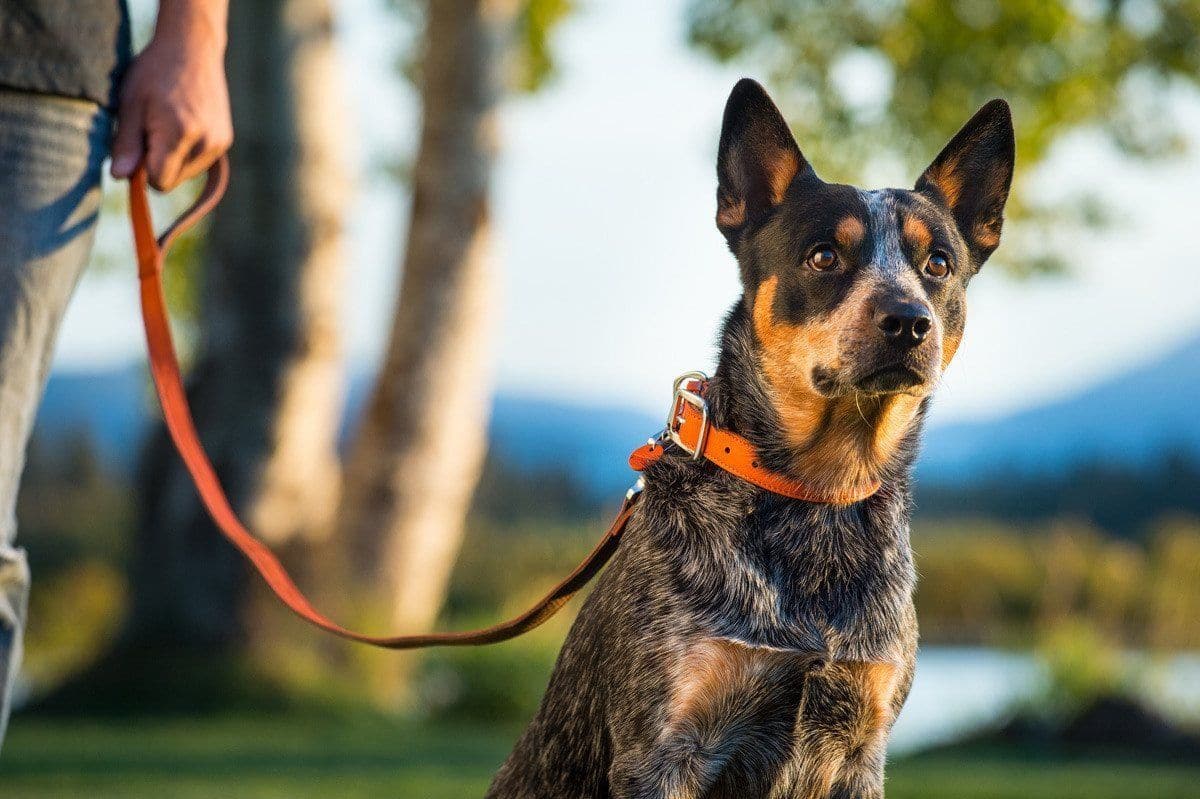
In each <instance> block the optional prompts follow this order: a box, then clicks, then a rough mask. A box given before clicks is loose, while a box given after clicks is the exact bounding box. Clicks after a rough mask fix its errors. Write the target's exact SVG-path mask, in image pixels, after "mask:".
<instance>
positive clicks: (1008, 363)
mask: <svg viewBox="0 0 1200 799" xmlns="http://www.w3.org/2000/svg"><path fill="white" fill-rule="evenodd" d="M578 5H579V9H578V11H577V12H576V13H575V14H574V15H573V16H572V17H570V18H569V20H568V21H567V22H565V23H564V24H563V26H562V28H561V30H560V31H559V32H558V33H557V35H556V37H555V40H554V51H555V53H556V56H557V59H558V64H559V75H558V77H557V79H556V80H555V82H554V83H553V84H552V85H551V86H549V87H548V88H547V89H545V90H543V91H542V92H540V93H538V94H537V95H534V96H532V97H528V98H520V99H516V100H510V101H509V102H508V103H507V104H506V106H505V108H504V112H503V114H502V124H501V136H502V152H501V156H500V160H499V163H498V167H497V174H496V185H495V215H496V227H497V234H498V240H497V245H496V246H497V255H498V258H497V264H496V275H495V279H494V284H495V291H496V308H497V313H496V319H495V325H494V337H493V339H492V340H491V341H490V342H489V345H490V347H491V349H492V352H493V354H494V362H495V364H496V369H495V373H494V375H493V376H492V378H491V379H492V380H494V382H495V384H496V385H497V386H498V387H499V388H500V389H501V390H505V391H510V392H519V393H522V394H527V395H538V396H548V397H554V398H561V399H569V400H577V401H584V402H589V403H596V404H616V405H623V406H630V407H636V408H642V409H646V410H651V411H655V412H657V411H659V410H661V408H662V406H664V405H665V403H666V400H667V397H668V393H669V387H670V381H671V378H672V377H674V376H675V375H676V374H678V373H681V372H683V371H687V370H690V369H702V370H711V367H712V365H713V361H714V356H715V351H716V350H715V339H716V335H717V330H718V328H719V325H720V322H721V318H722V316H723V315H724V313H725V311H726V310H727V309H728V308H729V306H730V305H731V304H732V303H733V302H734V301H735V300H736V298H737V296H738V292H739V288H738V281H737V276H736V267H735V264H734V261H733V257H732V255H730V254H729V252H728V250H727V248H726V247H725V243H724V240H723V239H722V238H721V236H720V234H719V233H718V232H717V230H716V228H715V226H714V224H713V215H714V211H715V171H714V163H715V149H716V140H717V136H718V133H719V129H720V119H721V112H722V108H723V105H724V101H725V98H726V95H727V93H728V91H729V89H730V88H731V87H732V85H733V83H734V82H735V81H736V79H737V78H738V77H740V76H741V75H742V74H751V75H752V74H753V71H752V70H749V69H746V68H741V69H739V68H735V67H724V66H718V65H715V64H714V63H712V62H711V61H710V60H708V59H706V58H704V57H703V56H702V55H700V54H698V53H696V52H694V51H692V50H690V49H689V48H688V47H687V45H686V43H685V40H684V15H683V9H684V0H659V2H655V3H646V2H642V1H639V0H580V2H579V4H578ZM147 7H148V4H147V3H146V2H140V3H137V2H135V5H134V9H135V14H136V15H139V16H142V17H143V18H144V15H145V13H146V11H147ZM149 7H152V6H149ZM337 9H338V13H339V21H338V24H339V41H340V44H341V46H342V55H343V69H344V72H343V75H342V80H343V81H344V85H345V86H346V87H347V98H346V105H347V106H348V114H347V115H346V131H345V136H346V140H347V146H348V148H349V150H350V154H351V160H352V163H354V164H355V168H356V171H357V172H358V173H359V175H360V180H359V192H358V194H357V199H356V201H355V202H354V204H353V206H352V207H351V208H350V209H348V221H349V237H350V242H349V265H348V270H347V285H346V300H345V309H344V322H345V324H344V335H345V340H346V349H347V356H348V359H349V361H350V363H351V368H352V369H354V370H356V371H365V370H370V369H371V368H372V367H373V366H374V364H375V363H376V362H377V360H378V358H379V356H380V354H381V352H382V350H383V348H384V346H385V344H386V335H387V330H388V319H389V316H390V314H391V312H392V309H393V307H394V299H395V291H396V286H397V282H398V271H399V269H398V264H399V258H400V251H401V245H402V242H403V235H404V227H405V220H406V206H405V200H404V197H403V191H402V188H401V187H399V186H397V185H395V184H394V183H392V182H391V181H389V180H387V179H385V178H383V177H381V176H380V170H379V169H378V167H379V165H380V164H383V163H387V162H389V161H394V160H395V159H397V158H398V157H406V156H407V155H409V153H410V151H411V147H412V143H413V141H414V138H415V130H416V125H417V124H418V114H417V108H416V106H415V105H414V102H413V97H412V95H411V92H410V91H409V90H408V88H407V87H406V86H404V85H403V84H402V83H401V82H400V81H399V80H397V79H396V78H394V76H393V72H392V64H393V62H394V58H395V54H396V51H397V43H398V42H400V41H402V40H403V37H404V36H405V33H404V30H403V28H402V27H400V25H399V23H397V22H396V20H395V19H394V16H393V15H391V14H390V13H389V12H387V11H386V4H385V3H384V0H343V2H340V3H338V4H337ZM870 79H871V76H870V75H868V74H866V73H864V74H863V76H862V80H864V81H868V80H870ZM850 80H853V75H852V76H851V77H850ZM768 88H770V87H769V86H768ZM870 90H871V87H870V86H865V87H863V91H865V92H867V93H869V92H870ZM1176 105H1177V108H1178V110H1179V113H1180V114H1181V117H1182V118H1183V119H1184V121H1185V125H1184V127H1185V129H1192V130H1200V102H1197V101H1196V99H1195V98H1194V97H1182V98H1181V99H1180V100H1179V101H1178V103H1177V104H1176ZM974 110H975V109H973V108H964V109H962V116H963V120H964V121H965V120H966V119H967V118H968V117H969V116H970V115H971V113H972V112H973V111H974ZM1016 124H1017V125H1020V124H1021V120H1020V119H1019V118H1018V119H1017V120H1016ZM1197 144H1200V142H1198V143H1197ZM800 146H801V148H802V149H803V147H804V142H803V141H802V142H800ZM933 155H934V153H930V157H931V158H932V156H933ZM1018 157H1019V154H1018ZM815 166H816V167H817V169H818V171H820V164H816V165H815ZM915 177H916V176H915V175H911V176H897V178H896V179H897V181H903V185H908V184H910V183H911V182H912V180H913V179H914V178H915ZM233 179H234V180H236V179H237V176H236V174H235V175H234V176H233ZM1043 183H1044V185H1045V186H1046V190H1047V191H1056V190H1062V189H1065V188H1075V189H1080V190H1084V191H1093V192H1097V193H1098V194H1099V196H1101V197H1103V198H1104V199H1105V200H1106V201H1108V202H1110V203H1111V204H1112V205H1113V206H1114V210H1115V211H1116V224H1114V225H1113V226H1112V228H1110V229H1108V230H1105V231H1104V232H1103V233H1101V234H1096V233H1090V234H1087V235H1085V236H1079V237H1078V240H1075V241H1072V242H1071V243H1070V251H1071V253H1072V254H1073V263H1072V269H1071V271H1070V274H1069V275H1067V276H1060V277H1052V278H1038V279H1029V280H1015V279H1012V278H1009V277H1007V276H1006V275H1004V274H1003V273H1001V272H1000V271H999V270H996V269H988V268H987V267H985V269H984V271H983V273H982V274H981V275H980V276H979V277H978V278H977V279H976V280H974V281H973V282H972V285H971V294H970V303H969V304H970V311H969V314H968V322H967V332H966V337H965V340H964V343H963V345H962V347H961V349H960V350H959V353H958V355H957V356H956V358H955V361H954V362H953V363H952V364H951V366H950V368H949V370H948V372H947V374H946V376H945V379H944V382H943V386H942V388H941V389H940V391H939V395H938V399H937V401H936V405H935V412H934V420H935V422H936V421H942V422H944V421H949V420H952V419H963V418H986V417H988V416H993V415H998V414H1003V413H1006V412H1008V411H1012V410H1016V409H1019V408H1022V407H1025V406H1028V405H1033V404H1037V403H1039V402H1043V401H1046V400H1048V399H1051V398H1055V397H1058V396H1062V395H1064V394H1068V393H1070V392H1072V391H1075V390H1078V389H1080V388H1082V387H1085V386H1087V385H1088V384H1090V383H1092V382H1094V381H1096V380H1098V379H1100V378H1102V377H1104V376H1107V375H1109V374H1112V373H1115V372H1119V371H1121V370H1123V369H1125V368H1128V367H1129V366H1131V365H1133V364H1135V363H1138V362H1140V361H1143V360H1146V359H1148V358H1152V357H1154V356H1156V355H1158V354H1160V353H1162V352H1163V351H1165V350H1168V349H1170V348H1171V347H1172V346H1174V345H1177V344H1178V343H1179V342H1180V341H1183V340H1186V339H1188V338H1190V337H1193V336H1196V335H1197V334H1200V255H1198V254H1197V251H1196V248H1195V247H1194V246H1193V245H1192V244H1190V242H1189V239H1190V237H1191V233H1192V231H1193V230H1194V228H1195V225H1196V224H1197V221H1196V220H1197V202H1196V187H1197V186H1200V146H1197V147H1194V148H1193V152H1192V153H1190V154H1189V155H1187V156H1185V157H1184V158H1183V159H1181V160H1175V161H1171V162H1165V163H1161V164H1155V165H1153V166H1147V165H1145V164H1137V163H1129V162H1127V161H1125V160H1123V159H1121V158H1120V157H1119V156H1117V155H1115V154H1114V153H1112V152H1111V150H1110V149H1109V148H1108V147H1107V146H1106V145H1105V144H1104V143H1103V142H1102V141H1100V140H1098V139H1096V138H1093V137H1089V136H1087V135H1081V136H1077V137H1074V138H1073V139H1072V140H1071V141H1070V142H1068V143H1066V144H1064V145H1063V146H1062V147H1060V148H1058V151H1057V153H1056V154H1055V156H1054V158H1053V161H1052V163H1051V164H1050V165H1049V166H1048V167H1047V168H1046V170H1045V171H1044V175H1043ZM113 188H115V187H111V186H110V189H113ZM101 226H102V229H101V232H100V237H99V241H100V247H101V249H102V250H103V251H104V253H105V254H106V261H111V262H113V263H115V264H116V266H113V267H111V268H108V269H104V270H93V271H92V272H91V273H90V274H89V275H88V276H86V277H85V278H84V280H83V282H82V284H81V286H80V288H79V291H78V292H77V294H76V297H75V300H74V302H73V304H72V306H71V308H70V310H69V312H68V316H67V319H66V321H65V324H64V328H63V331H62V334H61V337H60V341H59V348H58V353H57V357H56V366H57V367H58V368H70V369H98V368H109V367H112V366H116V365H122V364H126V363H129V362H131V361H133V360H136V359H140V358H142V357H143V355H142V346H143V345H142V342H141V338H140V335H141V333H140V326H139V321H138V311H137V297H136V281H135V279H134V277H133V275H134V272H133V267H132V263H133V261H132V254H131V248H130V245H129V242H128V233H127V223H126V222H125V220H124V219H123V218H122V217H121V215H120V214H119V213H117V214H111V213H110V214H109V215H108V216H107V218H106V219H104V220H103V221H102V223H101ZM485 379H486V378H485Z"/></svg>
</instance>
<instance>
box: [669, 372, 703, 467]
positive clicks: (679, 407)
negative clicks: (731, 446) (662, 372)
mask: <svg viewBox="0 0 1200 799" xmlns="http://www.w3.org/2000/svg"><path fill="white" fill-rule="evenodd" d="M707 382H708V375H706V374H704V372H684V373H683V374H681V375H680V376H679V377H677V378H675V384H674V388H673V389H672V393H671V407H670V409H669V410H668V411H667V427H666V430H665V431H664V432H665V433H666V434H667V436H668V437H670V439H671V441H672V442H674V443H675V444H676V445H677V446H678V447H679V448H680V449H682V450H683V451H684V452H686V453H688V454H689V455H691V456H692V460H694V461H698V460H700V456H701V454H702V453H703V452H704V442H705V441H706V440H707V439H708V428H709V426H710V422H709V418H708V402H707V401H706V400H705V399H704V397H702V396H700V391H701V390H702V389H703V387H704V384H705V383H707ZM692 383H694V384H695V387H694V388H689V385H691V384H692ZM683 403H687V404H688V405H691V406H692V407H693V408H695V409H696V410H698V411H700V432H699V433H697V434H696V448H695V449H692V448H691V447H689V446H688V445H687V444H685V443H683V437H682V436H680V434H679V432H680V430H681V429H682V428H683V423H684V421H685V419H684V416H683Z"/></svg>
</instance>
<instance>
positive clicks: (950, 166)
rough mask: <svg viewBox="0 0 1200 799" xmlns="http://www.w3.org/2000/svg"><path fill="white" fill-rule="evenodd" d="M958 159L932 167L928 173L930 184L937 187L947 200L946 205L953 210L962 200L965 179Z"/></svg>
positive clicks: (951, 159)
mask: <svg viewBox="0 0 1200 799" xmlns="http://www.w3.org/2000/svg"><path fill="white" fill-rule="evenodd" d="M958 161H959V159H958V158H957V157H955V158H950V159H948V160H947V161H946V162H945V163H943V164H940V165H938V166H936V167H931V168H930V170H929V172H928V173H927V177H928V178H929V182H930V183H932V184H933V185H935V186H937V189H938V191H940V192H941V193H942V196H943V197H945V198H946V205H947V206H948V207H949V208H951V209H953V208H954V206H956V205H958V201H959V200H960V199H961V198H962V190H963V179H962V174H961V173H960V172H959V170H958Z"/></svg>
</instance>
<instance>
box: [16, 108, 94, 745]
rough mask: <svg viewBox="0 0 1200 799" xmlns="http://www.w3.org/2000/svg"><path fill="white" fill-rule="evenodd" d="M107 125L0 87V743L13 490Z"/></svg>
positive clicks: (24, 583) (24, 586)
mask: <svg viewBox="0 0 1200 799" xmlns="http://www.w3.org/2000/svg"><path fill="white" fill-rule="evenodd" d="M111 126H112V125H111V120H110V118H109V115H108V113H107V112H106V111H104V110H103V109H102V108H100V107H99V106H98V105H96V104H95V103H91V102H87V101H84V100H70V99H66V98H61V97H50V96H46V95H39V94H31V93H26V92H17V91H9V90H4V89H0V742H2V741H3V736H4V730H5V727H6V726H7V723H8V713H9V704H10V703H11V701H12V691H13V681H14V678H15V676H16V673H17V669H18V667H19V666H20V662H21V638H22V635H23V633H24V629H25V613H26V607H27V605H28V598H29V566H28V564H27V563H26V561H25V552H24V550H22V549H19V548H17V547H16V546H15V539H16V534H17V527H16V518H15V515H16V502H17V488H18V486H19V484H20V479H21V469H22V467H23V466H24V463H25V446H26V443H27V442H28V440H29V433H30V429H31V428H32V426H33V419H34V415H35V413H36V411H37V405H38V402H39V401H40V400H41V397H42V392H43V390H44V389H45V387H46V378H47V376H48V372H49V367H50V360H51V356H52V355H53V352H54V342H55V338H56V336H57V333H58V326H59V322H60V321H61V320H62V316H63V312H64V311H65V310H66V307H67V302H68V300H69V299H70V297H71V292H72V291H73V290H74V288H75V284H76V283H77V282H78V281H79V276H80V275H81V274H82V273H83V269H84V267H85V266H86V265H87V261H88V257H89V255H90V254H91V249H92V239H93V237H94V234H95V229H96V218H97V216H98V214H99V212H100V175H101V165H102V163H103V161H104V159H105V158H106V157H107V156H108V145H109V138H110V133H111Z"/></svg>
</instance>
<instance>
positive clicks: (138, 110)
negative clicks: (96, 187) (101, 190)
mask: <svg viewBox="0 0 1200 799" xmlns="http://www.w3.org/2000/svg"><path fill="white" fill-rule="evenodd" d="M144 123H145V113H144V111H143V106H142V104H141V103H138V102H125V103H122V104H121V109H120V111H119V112H118V113H117V135H116V137H115V138H114V139H113V146H112V168H111V172H112V176H113V177H114V178H117V179H122V178H127V177H129V176H130V175H132V174H133V171H134V170H135V169H137V165H138V163H139V162H140V161H141V160H142V154H143V152H144V151H145V147H146V144H145V130H144V128H145V124H144Z"/></svg>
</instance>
